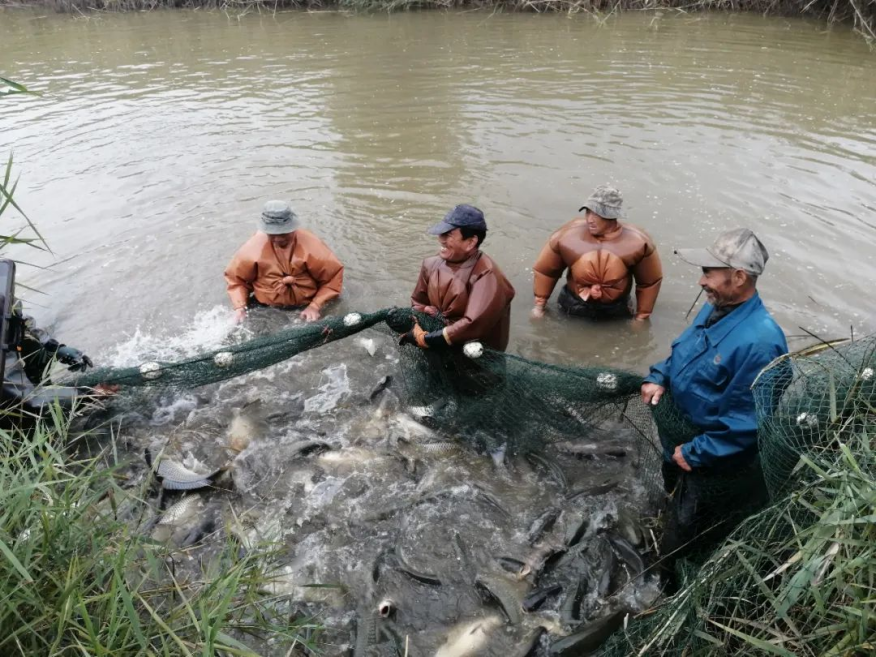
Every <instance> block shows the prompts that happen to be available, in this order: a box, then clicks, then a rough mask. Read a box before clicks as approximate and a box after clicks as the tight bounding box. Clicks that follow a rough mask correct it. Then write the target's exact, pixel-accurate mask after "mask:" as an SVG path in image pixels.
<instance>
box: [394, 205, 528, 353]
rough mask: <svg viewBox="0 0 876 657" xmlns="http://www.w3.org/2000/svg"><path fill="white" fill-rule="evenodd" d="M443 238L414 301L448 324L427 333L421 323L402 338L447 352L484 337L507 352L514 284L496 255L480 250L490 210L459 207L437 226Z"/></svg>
mask: <svg viewBox="0 0 876 657" xmlns="http://www.w3.org/2000/svg"><path fill="white" fill-rule="evenodd" d="M428 232H429V233H430V234H431V235H437V236H438V243H439V244H440V245H441V250H440V251H439V252H438V255H435V256H432V257H430V258H426V259H425V260H423V266H422V268H421V269H420V277H419V279H417V285H416V287H415V288H414V293H413V294H412V295H411V305H412V306H413V307H414V309H415V310H419V311H422V312H424V313H426V314H427V315H431V316H433V317H436V316H440V317H441V318H442V319H443V320H444V323H445V324H446V326H445V327H444V329H442V330H439V331H432V332H431V333H427V332H426V331H424V330H423V329H422V328H420V326H419V324H415V325H414V328H413V330H412V331H410V332H409V333H406V334H405V335H404V336H403V337H402V342H403V343H404V342H411V343H413V344H416V345H417V346H418V347H420V348H421V349H433V350H443V349H447V348H449V347H457V346H458V347H462V346H463V345H464V344H465V343H466V342H471V341H473V340H478V341H480V342H481V343H482V344H483V345H484V346H485V347H489V348H491V349H496V350H498V351H505V349H506V348H507V346H508V336H509V329H510V326H511V300H512V299H513V298H514V288H513V287H512V286H511V283H509V282H508V279H507V278H505V275H504V274H503V273H502V271H501V270H500V269H499V267H498V266H497V265H496V263H495V262H493V260H492V258H490V257H489V256H488V255H487V254H485V253H483V252H482V251H481V250H480V246H481V244H483V241H484V239H485V238H486V235H487V222H486V221H485V220H484V213H483V212H481V211H480V210H478V209H477V208H476V207H473V206H471V205H457V206H456V207H455V208H453V209H452V210H451V211H450V212H448V213H447V215H446V216H445V217H444V221H442V222H441V223H439V224H436V225H435V226H432V227H431V228H430V229H429V231H428Z"/></svg>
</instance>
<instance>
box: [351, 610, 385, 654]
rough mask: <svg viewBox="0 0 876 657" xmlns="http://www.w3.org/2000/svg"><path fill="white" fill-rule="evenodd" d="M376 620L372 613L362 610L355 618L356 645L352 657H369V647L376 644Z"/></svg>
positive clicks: (377, 628) (377, 629)
mask: <svg viewBox="0 0 876 657" xmlns="http://www.w3.org/2000/svg"><path fill="white" fill-rule="evenodd" d="M378 631H379V627H378V619H377V616H376V614H375V613H374V612H372V611H370V610H368V609H362V610H360V611H359V613H358V615H357V616H356V643H355V644H353V657H369V653H370V651H371V647H372V646H374V645H375V644H376V643H377V638H378Z"/></svg>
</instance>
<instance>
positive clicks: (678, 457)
mask: <svg viewBox="0 0 876 657" xmlns="http://www.w3.org/2000/svg"><path fill="white" fill-rule="evenodd" d="M672 460H673V461H675V464H676V465H677V466H678V467H679V468H681V469H682V470H684V471H685V472H690V471H692V470H693V468H692V467H690V465H688V463H687V461H685V460H684V454H683V453H682V452H681V445H678V446H676V448H675V452H674V453H673V454H672Z"/></svg>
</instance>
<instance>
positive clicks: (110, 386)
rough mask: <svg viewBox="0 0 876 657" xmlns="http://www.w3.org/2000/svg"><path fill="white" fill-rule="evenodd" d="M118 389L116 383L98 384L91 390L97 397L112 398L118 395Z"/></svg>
mask: <svg viewBox="0 0 876 657" xmlns="http://www.w3.org/2000/svg"><path fill="white" fill-rule="evenodd" d="M119 388H120V386H119V385H118V384H116V383H98V384H97V385H96V386H94V388H92V389H91V390H92V392H93V393H94V394H95V395H96V396H98V397H112V396H113V395H117V394H119Z"/></svg>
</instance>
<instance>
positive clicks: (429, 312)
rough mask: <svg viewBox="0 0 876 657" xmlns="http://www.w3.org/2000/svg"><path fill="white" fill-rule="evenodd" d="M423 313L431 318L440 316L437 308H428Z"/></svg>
mask: <svg viewBox="0 0 876 657" xmlns="http://www.w3.org/2000/svg"><path fill="white" fill-rule="evenodd" d="M423 312H424V313H426V314H427V315H428V316H429V317H435V316H436V315H437V314H438V308H436V307H435V306H426V307H425V308H423Z"/></svg>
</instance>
